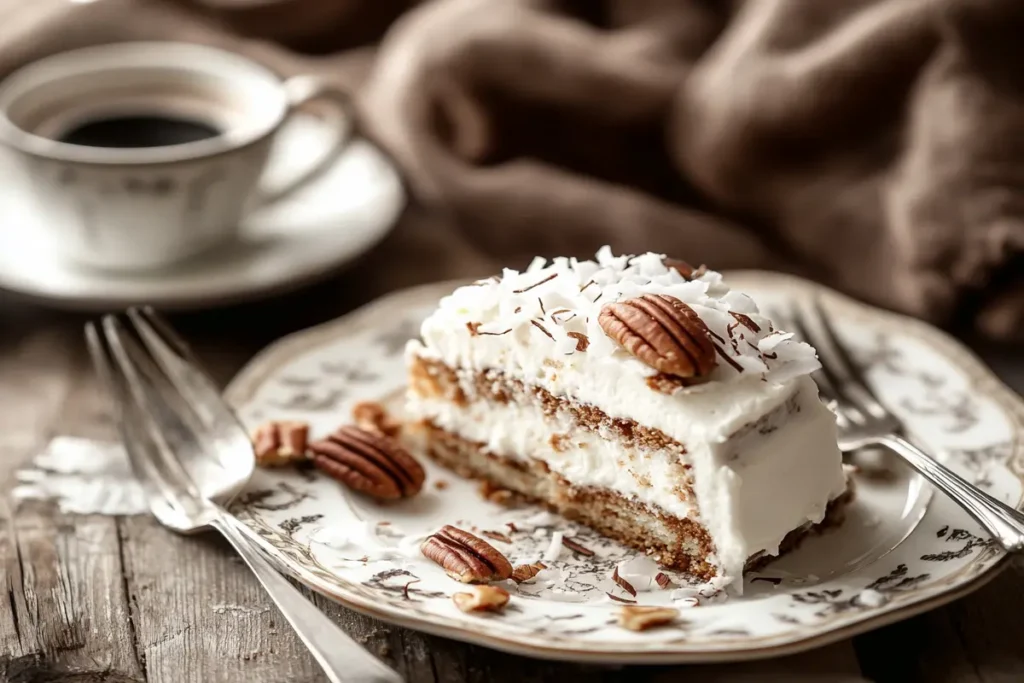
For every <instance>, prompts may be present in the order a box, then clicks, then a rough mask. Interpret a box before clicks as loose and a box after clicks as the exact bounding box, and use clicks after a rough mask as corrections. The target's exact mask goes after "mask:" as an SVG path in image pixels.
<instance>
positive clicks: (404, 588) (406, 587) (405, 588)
mask: <svg viewBox="0 0 1024 683" xmlns="http://www.w3.org/2000/svg"><path fill="white" fill-rule="evenodd" d="M422 580H423V579H413V580H412V581H409V582H408V583H406V584H405V585H404V586H402V597H403V598H405V599H406V600H408V599H409V586H411V585H413V584H414V583H419V582H420V581H422Z"/></svg>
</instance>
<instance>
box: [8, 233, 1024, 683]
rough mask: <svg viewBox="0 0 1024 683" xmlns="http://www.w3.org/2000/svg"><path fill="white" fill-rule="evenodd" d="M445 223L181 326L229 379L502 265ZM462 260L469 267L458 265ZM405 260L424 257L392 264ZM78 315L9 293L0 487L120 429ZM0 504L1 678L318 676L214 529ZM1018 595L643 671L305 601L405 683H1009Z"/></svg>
mask: <svg viewBox="0 0 1024 683" xmlns="http://www.w3.org/2000/svg"><path fill="white" fill-rule="evenodd" d="M417 221H419V222H417ZM444 230H445V228H444V227H443V225H440V224H436V223H432V222H430V221H428V220H427V219H425V218H423V217H419V218H417V217H416V216H413V217H412V218H409V217H407V218H406V220H405V222H404V223H403V225H402V226H401V227H400V228H399V235H400V236H401V239H395V240H389V241H388V242H387V243H386V244H385V245H384V246H383V247H381V248H379V249H377V250H375V251H374V252H373V253H372V254H371V255H369V256H368V258H367V259H366V260H364V261H363V262H362V263H361V264H360V265H359V266H357V267H356V268H355V269H354V270H353V271H351V272H350V273H349V274H347V275H345V276H342V277H339V278H337V279H335V280H333V281H331V282H328V283H326V284H323V285H320V286H317V287H313V288H311V289H307V290H305V291H303V292H301V293H298V294H295V295H293V296H290V297H283V298H280V299H277V300H275V301H271V302H267V303H265V304H259V305H248V306H239V307H236V308H233V309H230V310H228V311H216V312H208V313H199V314H191V315H185V316H178V317H177V318H176V319H175V324H176V325H177V326H178V327H179V328H180V329H182V330H183V331H184V332H185V334H186V335H187V336H188V337H189V338H190V339H192V340H193V341H194V345H195V346H196V348H197V350H198V352H199V353H200V355H201V356H202V357H203V358H204V360H205V361H206V363H207V365H208V366H209V367H210V369H211V370H212V371H213V373H214V374H215V375H216V376H217V378H218V380H219V381H221V382H223V381H226V380H227V379H228V378H229V377H230V376H231V375H232V374H233V373H234V372H236V371H237V370H238V368H239V367H240V366H241V365H242V364H243V363H244V362H245V361H246V360H247V359H248V358H249V357H250V356H251V355H252V354H253V353H255V352H256V351H257V350H258V349H259V348H260V347H262V346H263V345H265V344H267V343H269V342H270V341H272V340H273V339H274V338H276V337H279V336H281V335H283V334H285V333H288V332H291V331H293V330H295V329H300V328H302V327H306V326H308V325H311V324H315V323H317V322H321V321H323V320H326V319H329V318H331V317H334V316H336V315H338V314H340V313H343V312H344V311H346V310H349V309H350V308H352V307H354V306H356V305H358V304H361V303H364V302H366V301H368V300H370V299H372V298H373V297H375V296H376V295H378V294H379V293H381V292H383V291H386V290H387V289H388V288H390V287H394V286H397V285H402V286H405V285H410V284H414V283H416V282H418V281H425V280H433V279H439V278H442V277H450V276H453V275H460V276H461V275H477V274H481V273H486V272H490V269H491V266H492V264H488V263H487V262H486V261H484V260H479V261H473V260H472V259H471V258H470V257H469V256H468V255H467V254H460V255H459V257H458V258H457V259H455V258H453V257H450V255H449V257H446V256H445V254H446V253H448V252H446V251H445V249H446V248H447V247H446V244H448V243H447V242H446V241H445V237H444V235H445V233H444ZM411 256H415V258H411ZM446 258H447V259H448V260H447V261H446V260H445V259H446ZM456 260H457V261H458V262H459V263H460V264H462V265H461V266H460V267H461V268H462V269H463V270H462V271H458V269H456V268H453V267H452V265H451V263H452V262H453V261H456ZM410 262H415V263H418V264H420V265H417V266H415V267H411V268H406V269H395V268H393V267H392V264H395V263H410ZM474 263H475V264H476V265H473V264H474ZM466 264H469V265H466ZM389 270H390V271H391V274H390V275H388V271H389ZM83 321H84V318H83V317H81V316H74V315H61V314H55V313H45V312H43V311H41V310H39V309H36V308H33V307H30V306H26V305H23V304H19V303H17V302H15V301H12V300H11V299H10V297H8V296H5V295H0V492H2V491H5V490H7V489H9V487H10V486H11V485H12V483H13V474H14V472H15V470H16V469H17V467H18V465H19V464H20V463H22V462H24V461H25V460H26V459H27V458H29V457H31V456H32V455H33V454H35V453H36V452H38V451H39V450H40V449H41V448H42V446H43V445H44V444H45V443H46V441H47V440H48V439H49V438H50V437H51V436H53V435H56V434H72V435H81V436H92V437H104V438H108V437H110V436H111V435H112V434H113V432H112V424H111V419H110V413H109V410H108V409H107V406H106V404H105V402H104V401H103V400H102V399H101V398H100V394H99V389H98V387H97V385H96V382H95V380H94V378H93V377H92V374H91V372H90V371H89V368H88V363H87V358H86V355H85V353H84V351H83V348H82V344H81V342H80V334H81V325H82V323H83ZM998 362H999V363H1001V365H1000V366H999V367H1000V370H1001V371H1002V372H1003V373H1004V374H1006V375H1007V376H1009V377H1010V378H1011V381H1012V382H1016V383H1017V387H1018V389H1020V388H1021V385H1024V362H1021V359H1019V358H1016V359H1012V358H1011V359H1007V358H1005V357H1000V358H999V359H998ZM3 500H4V497H3V496H0V681H11V682H18V683H27V682H30V681H58V680H59V681H68V680H70V681H76V682H87V681H88V682H92V681H97V682H98V681H106V682H115V683H116V682H122V681H153V682H164V681H175V682H178V681H187V682H191V681H196V682H198V681H204V682H205V681H234V680H238V681H246V682H247V683H264V682H266V683H271V682H273V683H277V682H279V681H323V680H324V677H323V676H322V674H321V673H320V672H319V670H318V669H317V666H316V664H315V662H314V661H313V660H312V658H311V657H310V656H309V654H308V653H307V652H306V651H305V650H304V648H303V646H302V644H301V643H300V641H299V640H298V638H297V637H296V636H295V635H294V633H293V632H292V631H291V628H290V627H289V626H288V624H287V623H286V622H285V621H284V620H283V619H282V618H281V617H280V615H279V614H278V613H277V612H276V610H275V608H274V607H273V605H272V604H271V603H270V601H269V600H268V599H267V597H266V596H265V595H264V594H263V592H262V589H261V588H260V587H259V584H258V583H257V582H256V580H255V579H254V578H253V577H252V576H251V575H250V573H249V571H248V569H247V568H246V567H245V565H244V564H243V563H242V562H241V560H239V559H238V558H237V557H236V556H235V555H234V554H233V553H232V551H231V550H230V549H229V548H228V547H227V546H226V544H225V543H223V542H220V541H219V539H217V538H216V537H214V536H209V535H204V536H198V537H180V536H176V535H174V534H171V533H169V532H167V531H165V530H164V529H162V528H161V527H159V526H158V525H157V524H156V523H155V522H154V521H153V520H151V519H150V518H148V517H145V516H139V517H132V518H116V519H115V518H107V517H97V516H77V515H64V514H61V513H60V512H59V511H57V510H55V509H54V508H53V507H52V506H50V505H47V504H42V503H30V504H23V505H21V506H20V507H19V508H18V509H17V510H12V509H11V507H10V506H9V505H8V504H7V503H5V502H3ZM1022 586H1024V569H1022V564H1021V563H1018V564H1017V565H1015V566H1014V567H1013V568H1012V569H1011V570H1010V571H1008V572H1007V573H1006V574H1005V575H1004V576H1002V577H1000V578H999V579H997V580H996V581H994V582H993V583H991V584H990V585H989V586H987V587H986V588H984V589H983V590H981V591H979V592H978V593H977V594H976V595H973V596H970V597H968V598H966V599H964V600H961V601H959V602H957V603H955V604H954V605H951V606H949V607H947V608H944V609H939V610H935V611H933V612H930V613H928V614H925V615H922V616H920V617H917V618H915V619H911V620H909V621H906V622H903V623H901V624H896V625H893V626H889V627H886V628H883V629H880V630H878V631H875V632H873V633H870V634H866V635H864V636H860V637H858V638H856V639H855V640H852V641H851V640H848V641H844V642H842V643H837V644H835V645H832V646H829V647H826V648H822V649H819V650H816V651H813V652H810V653H806V654H803V655H798V656H794V657H788V658H783V659H779V660H773V661H770V662H751V663H745V664H735V665H727V666H725V665H723V666H702V667H649V668H635V667H625V668H624V667H600V666H584V665H575V664H562V663H553V662H545V661H540V660H532V659H526V658H523V657H517V656H513V655H507V654H502V653H498V652H495V651H492V650H487V649H485V648H481V647H476V646H471V645H465V644H462V643H458V642H455V641H450V640H446V639H443V638H437V637H434V636H429V635H424V634H420V633H416V632H413V631H409V630H405V629H400V628H395V627H392V626H388V625H387V624H383V623H381V622H378V621H376V620H373V619H370V618H368V617H364V616H361V615H359V614H356V613H354V612H352V611H350V610H347V609H345V608H342V607H340V606H339V605H336V604H334V603H332V602H330V601H328V600H326V599H324V598H322V597H319V596H311V597H312V599H314V600H315V601H316V603H317V604H318V605H319V606H320V607H321V609H323V610H324V611H325V612H327V613H328V614H330V615H331V616H332V617H333V618H334V619H335V620H336V621H337V622H338V623H339V624H341V625H342V627H343V628H344V629H345V630H346V631H347V632H348V633H350V634H352V635H353V636H354V637H355V638H356V639H357V640H358V641H359V642H360V643H362V644H363V645H364V646H365V647H367V648H368V649H369V650H370V651H371V652H373V653H374V654H375V655H377V656H379V657H381V658H382V659H384V660H385V661H387V662H388V663H390V664H391V665H393V666H395V667H396V668H397V669H398V670H399V671H400V672H401V673H402V674H403V675H404V676H405V677H406V679H407V680H408V681H410V683H441V682H443V683H458V682H461V681H472V682H481V683H483V682H492V681H493V682H495V683H505V682H508V683H512V682H516V683H518V682H521V681H522V682H538V683H540V682H548V681H551V682H554V683H575V682H576V681H608V682H613V681H652V682H654V681H657V682H661V681H664V682H666V683H667V682H668V681H676V680H695V681H712V682H725V681H728V682H730V683H739V682H747V681H750V682H754V681H758V682H760V681H807V682H810V681H814V682H818V681H822V682H832V683H849V682H853V681H862V680H878V681H900V682H901V683H904V682H907V683H913V682H916V681H920V682H922V683H923V682H925V681H928V682H929V683H931V682H940V683H945V682H956V683H1003V682H1009V681H1020V680H1024V661H1022V652H1024V651H1022V648H1021V643H1022V642H1024V627H1022V626H1021V625H1020V622H1021V615H1022V614H1024V588H1022Z"/></svg>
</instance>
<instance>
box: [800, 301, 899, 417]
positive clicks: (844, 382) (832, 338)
mask: <svg viewBox="0 0 1024 683" xmlns="http://www.w3.org/2000/svg"><path fill="white" fill-rule="evenodd" d="M813 311H814V316H815V318H816V320H817V322H818V324H819V326H820V327H821V330H822V335H823V337H824V340H825V342H826V344H827V346H828V347H829V349H830V351H826V352H823V351H820V347H819V353H831V360H830V362H829V363H828V364H829V365H831V366H832V371H833V372H834V373H835V374H837V375H839V376H840V378H841V379H840V384H839V386H842V387H843V389H844V392H843V393H844V394H845V395H846V396H847V398H849V399H850V400H851V401H853V402H854V403H856V404H857V405H858V406H859V407H860V408H861V409H862V410H864V411H865V412H867V413H868V414H870V415H873V416H874V417H879V418H884V417H887V416H888V414H889V411H888V410H887V409H886V408H885V406H883V405H882V404H881V403H880V402H879V401H878V399H877V398H876V397H875V394H874V392H873V391H871V388H870V387H868V384H867V382H866V381H865V380H864V376H863V373H862V372H861V370H860V368H859V367H858V365H857V362H856V361H855V360H854V359H853V357H852V356H851V355H850V352H849V350H848V349H847V347H846V345H845V344H844V343H843V342H841V341H840V340H839V335H837V334H836V331H835V327H834V326H833V324H832V321H831V320H830V319H829V316H828V314H826V313H825V311H824V310H823V309H822V306H821V300H820V299H819V298H815V299H814V304H813ZM822 358H823V361H822V366H823V367H824V366H825V365H826V363H825V362H824V358H825V356H824V355H823V356H822Z"/></svg>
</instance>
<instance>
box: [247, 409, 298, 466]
mask: <svg viewBox="0 0 1024 683" xmlns="http://www.w3.org/2000/svg"><path fill="white" fill-rule="evenodd" d="M308 442H309V424H308V423H306V422H292V421H287V420H272V421H270V422H267V423H265V424H262V425H260V426H259V427H257V428H256V431H254V432H253V435H252V446H253V450H254V451H255V453H256V464H257V465H259V466H260V467H281V466H282V465H290V464H291V463H293V462H297V461H299V460H305V459H306V448H307V445H308Z"/></svg>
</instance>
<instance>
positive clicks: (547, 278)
mask: <svg viewBox="0 0 1024 683" xmlns="http://www.w3.org/2000/svg"><path fill="white" fill-rule="evenodd" d="M556 277H558V273H551V275H548V276H547V277H546V278H544V279H543V280H541V281H540V282H535V283H534V284H532V285H530V286H529V287H523V288H522V289H513V290H512V293H513V294H522V293H523V292H529V291H530V290H531V289H533V288H534V287H540V286H541V285H542V284H544V283H545V282H551V281H552V280H554V279H555V278H556Z"/></svg>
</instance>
